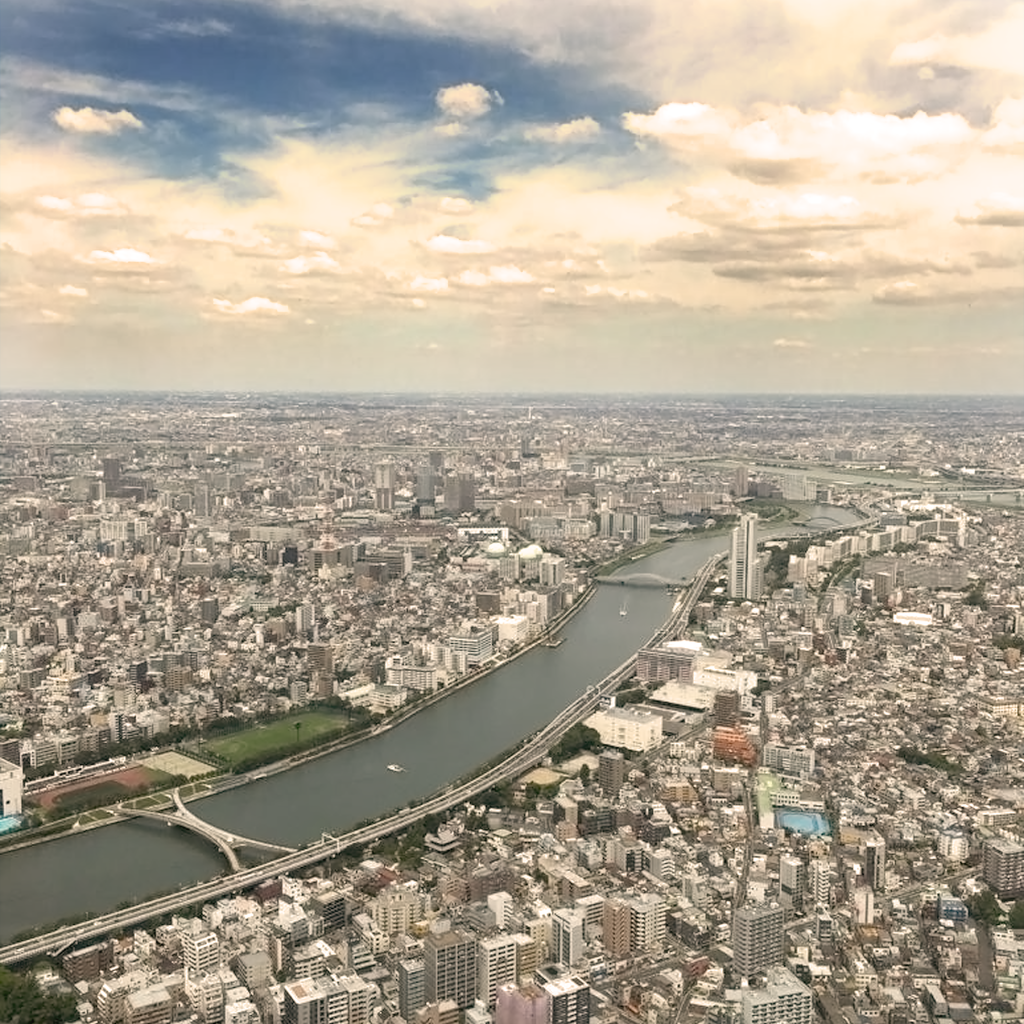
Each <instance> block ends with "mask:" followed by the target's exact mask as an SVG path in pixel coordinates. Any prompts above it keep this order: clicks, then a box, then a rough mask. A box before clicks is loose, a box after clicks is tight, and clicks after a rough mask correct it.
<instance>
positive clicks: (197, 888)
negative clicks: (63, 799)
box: [0, 554, 725, 964]
mask: <svg viewBox="0 0 1024 1024" xmlns="http://www.w3.org/2000/svg"><path fill="white" fill-rule="evenodd" d="M724 557H725V556H724V554H719V555H714V556H712V557H711V558H710V559H708V561H707V562H705V563H704V565H703V566H702V567H701V569H700V571H699V572H698V573H697V574H696V575H695V576H694V578H693V581H692V583H691V586H690V588H689V590H688V591H687V593H686V594H685V595H684V596H682V597H681V598H680V599H679V600H678V601H677V602H676V604H675V606H674V607H673V609H672V613H671V615H670V616H669V618H668V619H667V621H666V622H665V623H664V625H662V626H661V628H660V629H658V631H657V632H656V633H655V634H654V635H653V636H652V637H651V639H650V640H648V641H647V643H648V644H658V643H662V642H663V641H664V640H666V639H670V638H672V637H674V636H675V635H676V632H677V630H678V629H679V627H680V624H682V625H684V626H685V624H686V622H687V620H688V619H689V616H690V612H691V611H692V610H693V607H694V605H695V604H696V602H697V599H698V598H699V597H700V594H701V592H702V591H703V589H704V586H705V585H706V584H707V581H708V580H709V579H710V577H711V573H712V572H713V570H714V568H715V566H716V565H718V563H719V562H721V561H722V559H723V558H724ZM635 671H636V655H635V654H633V655H631V656H630V657H629V658H627V659H626V661H624V662H623V663H622V664H621V665H619V666H618V667H617V668H615V669H613V670H612V671H611V672H609V673H608V675H607V676H605V678H604V679H602V680H601V682H600V683H599V684H598V685H597V686H591V687H588V688H587V690H586V692H585V693H583V694H581V695H580V696H579V697H577V698H576V700H574V701H573V702H572V703H571V704H570V705H569V706H568V707H567V708H565V709H564V710H563V711H561V712H560V713H559V714H558V715H557V716H556V717H555V718H554V719H552V721H551V722H550V723H548V725H546V726H545V727H544V728H543V729H541V730H540V732H537V733H535V734H534V735H533V736H532V737H531V738H530V739H528V740H527V741H525V742H524V743H523V744H522V745H521V746H520V747H519V748H518V749H517V750H515V751H514V752H513V753H512V754H510V755H509V756H508V757H507V758H505V759H504V760H503V761H502V762H501V763H500V764H497V765H495V766H494V767H492V768H488V769H487V770H486V771H484V772H482V773H481V774H479V775H477V776H475V777H473V778H472V779H468V780H466V781H464V782H456V783H454V784H452V785H451V786H448V787H447V788H446V789H444V790H442V791H441V792H439V793H436V794H435V795H434V796H432V797H430V798H429V799H427V800H425V801H424V802H423V803H421V804H417V805H416V806H415V807H406V808H404V809H403V810H400V811H398V812H397V813H396V814H393V815H392V816H391V817H389V818H383V819H381V820H380V821H376V822H373V823H371V824H369V825H364V826H362V827H360V828H357V829H354V830H352V831H350V832H346V833H345V834H343V835H339V836H332V835H330V834H327V833H325V834H324V835H323V836H322V837H321V838H320V840H319V841H317V842H315V843H312V844H310V845H308V846H305V847H303V848H300V849H298V850H296V851H294V852H293V853H288V854H286V855H285V856H283V857H279V858H277V859H276V860H272V861H268V862H267V863H266V864H261V865H259V866H257V867H252V868H244V869H242V870H239V871H235V872H233V873H232V874H230V875H227V876H221V877H219V878H214V879H212V880H210V881H208V882H202V883H200V884H199V885H194V886H191V887H190V888H187V889H181V890H179V891H177V892H174V893H170V894H168V895H166V896H158V897H156V898H155V899H151V900H147V901H146V902H144V903H139V904H137V905H136V906H134V907H127V908H125V909H122V910H115V911H113V912H112V913H109V914H103V915H102V916H100V917H95V918H92V919H91V920H89V921H83V922H82V923H80V924H74V925H69V926H67V927H64V928H58V929H55V930H54V931H51V932H48V933H47V934H46V935H41V936H38V937H37V938H33V939H25V940H24V941H22V942H15V943H11V944H9V945H7V946H3V947H0V963H4V964H15V963H20V962H22V961H25V960H31V959H33V958H35V957H41V956H56V955H59V954H60V953H63V952H64V951H65V950H67V949H69V948H71V947H72V946H74V945H77V944H78V943H81V942H86V941H89V940H92V939H95V938H97V937H98V936H101V935H106V934H108V933H109V932H115V931H121V930H123V929H125V928H132V927H135V926H136V925H139V924H142V923H143V922H144V921H148V920H150V919H151V918H154V917H160V916H162V915H164V914H171V913H174V912H175V911H178V910H181V909H182V908H183V907H188V906H191V905H193V904H198V903H207V902H209V901H211V900H217V899H220V898H221V897H222V896H227V895H230V894H231V893H233V892H239V891H241V890H243V889H249V888H251V887H252V886H255V885H259V884H260V883H261V882H265V881H266V880H267V879H268V878H274V877H275V876H277V875H284V874H288V873H289V872H292V871H299V870H302V869H303V868H307V867H310V866H312V865H313V864H318V863H320V862H321V861H324V860H327V859H328V858H330V857H334V856H337V855H338V854H339V853H341V852H342V851H343V850H345V849H347V848H348V847H350V846H357V845H363V844H365V843H370V842H374V841H375V840H377V839H380V838H382V837H383V836H386V835H389V834H390V833H392V832H397V831H399V830H401V829H403V828H408V827H409V826H410V825H412V824H414V823H415V822H416V821H419V819H420V818H422V817H424V816H425V815H427V814H439V813H442V812H444V811H447V810H450V809H451V808H452V807H457V806H458V805H459V804H463V803H465V802H466V801H467V800H470V799H471V798H472V797H474V796H476V795H477V794H479V793H482V792H484V791H485V790H488V789H490V788H491V787H492V786H494V785H496V784H497V783H499V782H504V781H505V780H506V779H509V778H514V777H516V776H519V775H522V774H523V773H524V772H525V771H527V770H528V769H529V768H532V767H533V766H534V765H536V764H537V763H538V762H539V761H540V760H541V759H542V758H543V757H544V755H545V754H546V753H547V751H548V750H549V749H550V748H551V746H552V745H553V744H554V743H555V742H556V741H557V740H558V739H560V738H561V737H562V736H563V735H564V734H565V733H566V732H567V731H568V730H569V729H570V728H571V727H572V726H573V725H576V724H577V723H578V722H581V721H583V720H584V719H585V718H587V717H588V716H589V715H591V714H592V713H593V712H594V711H595V710H596V709H597V708H598V707H599V706H600V704H601V703H602V702H603V701H605V700H606V699H607V698H608V697H610V696H611V695H612V694H613V693H614V692H615V691H616V689H618V687H619V686H620V685H621V684H622V683H624V682H625V681H626V680H628V679H631V678H632V677H633V674H634V672H635ZM179 799H180V798H179ZM159 817H160V818H162V819H163V820H173V819H171V817H170V816H169V815H165V814H160V815H159ZM197 820H199V819H197ZM204 824H205V823H204ZM208 827H209V828H211V829H212V828H213V826H208ZM216 831H218V832H220V831H221V830H219V829H218V830H216ZM224 835H229V833H225V834H224ZM236 838H237V837H236ZM250 842H251V841H250ZM264 845H267V844H264Z"/></svg>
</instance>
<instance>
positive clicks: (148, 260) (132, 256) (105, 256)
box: [83, 249, 157, 267]
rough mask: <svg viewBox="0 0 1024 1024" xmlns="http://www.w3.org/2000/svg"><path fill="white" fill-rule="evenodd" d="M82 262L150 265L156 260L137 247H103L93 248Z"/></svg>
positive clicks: (101, 264)
mask: <svg viewBox="0 0 1024 1024" xmlns="http://www.w3.org/2000/svg"><path fill="white" fill-rule="evenodd" d="M83 262H84V263H92V264H94V265H97V266H104V265H106V266H109V265H114V266H118V265H120V266H129V267H133V266H152V265H154V264H155V263H156V262H157V261H156V260H155V259H153V257H152V256H150V255H149V253H148V252H142V251H141V250H139V249H114V250H113V252H108V251H107V250H105V249H93V251H92V252H91V253H89V255H88V256H86V257H85V258H84V260H83Z"/></svg>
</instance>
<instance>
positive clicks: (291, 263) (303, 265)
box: [281, 251, 341, 275]
mask: <svg viewBox="0 0 1024 1024" xmlns="http://www.w3.org/2000/svg"><path fill="white" fill-rule="evenodd" d="M340 269H341V267H340V265H339V264H338V261H337V260H335V259H333V258H332V257H331V256H328V255H327V253H325V252H321V251H317V252H314V253H312V254H311V255H309V256H295V257H293V258H292V259H290V260H285V262H284V263H283V264H282V265H281V270H283V271H287V273H289V274H296V275H300V274H332V273H335V272H336V271H338V270H340Z"/></svg>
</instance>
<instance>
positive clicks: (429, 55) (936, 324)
mask: <svg viewBox="0 0 1024 1024" xmlns="http://www.w3.org/2000/svg"><path fill="white" fill-rule="evenodd" d="M1022 77H1024V3H1022V2H1007V0H856V2H853V0H202V2H198V0H146V2H145V3H140V2H139V0H76V2H74V3H71V2H69V0H4V3H3V5H2V7H0V259H2V263H0V388H4V389H27V388H32V389H38V388H53V389H102V390H113V389H131V390H137V389H144V390H168V389H169V390H180V389H186V390H187V389H191V390H203V391H207V390H265V391H288V390H301V391H318V392H325V391H337V392H353V391H399V392H400V391H427V392H434V391H448V392H467V391H469V392H504V391H515V392H521V391H537V392H543V391H579V392H595V393H602V392H609V393H610V392H660V393H678V394H699V393H728V392H754V393H772V392H785V393H799V392H811V393H840V394H841V393H875V392H885V393H947V394H951V393H978V394H985V393H1003V394H1006V393H1009V394H1017V393H1024V316H1022V310H1024V303H1022V298H1024V287H1022V286H1024V173H1022V171H1024V162H1022V159H1021V157H1022V153H1024V101H1022V93H1024V88H1022Z"/></svg>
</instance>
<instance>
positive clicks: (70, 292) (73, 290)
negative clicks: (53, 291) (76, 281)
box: [57, 284, 89, 299]
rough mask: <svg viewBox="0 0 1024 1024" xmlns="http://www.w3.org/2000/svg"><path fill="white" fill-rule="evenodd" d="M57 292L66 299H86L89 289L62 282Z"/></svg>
mask: <svg viewBox="0 0 1024 1024" xmlns="http://www.w3.org/2000/svg"><path fill="white" fill-rule="evenodd" d="M57 294H58V295H62V296H64V298H67V299H87V298H89V289H88V288H79V287H77V286H76V285H73V284H64V285H61V286H60V288H58V289H57Z"/></svg>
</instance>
